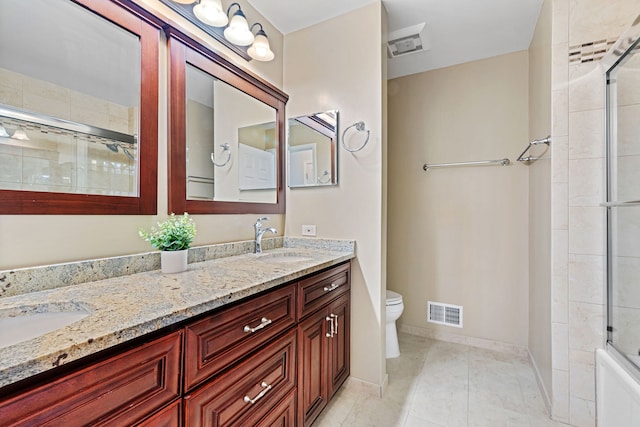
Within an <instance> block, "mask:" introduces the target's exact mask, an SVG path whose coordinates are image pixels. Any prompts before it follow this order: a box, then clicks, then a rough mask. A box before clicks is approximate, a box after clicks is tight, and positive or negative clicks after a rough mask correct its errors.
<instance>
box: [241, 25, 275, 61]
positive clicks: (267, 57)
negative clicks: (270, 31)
mask: <svg viewBox="0 0 640 427" xmlns="http://www.w3.org/2000/svg"><path fill="white" fill-rule="evenodd" d="M247 53H248V54H249V56H250V57H252V58H253V59H255V60H256V61H271V60H272V59H273V58H274V57H275V55H274V54H273V51H272V50H271V48H270V46H269V39H268V38H267V35H266V34H265V33H264V31H262V30H260V31H258V34H256V38H255V40H254V41H253V44H252V45H251V47H250V48H249V49H248V50H247Z"/></svg>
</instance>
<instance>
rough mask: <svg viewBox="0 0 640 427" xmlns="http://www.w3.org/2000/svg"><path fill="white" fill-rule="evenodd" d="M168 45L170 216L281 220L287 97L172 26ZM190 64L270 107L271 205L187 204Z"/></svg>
mask: <svg viewBox="0 0 640 427" xmlns="http://www.w3.org/2000/svg"><path fill="white" fill-rule="evenodd" d="M164 30H165V33H166V34H167V38H168V43H169V99H170V101H169V159H168V161H169V167H168V171H169V174H168V175H169V177H168V179H169V182H168V186H169V213H176V214H182V213H184V212H189V213H190V214H249V213H253V214H282V213H284V212H285V179H284V176H285V161H284V159H285V150H286V147H285V145H286V144H285V111H284V109H285V105H286V103H287V101H288V100H289V96H288V95H287V94H285V93H284V92H282V91H281V90H279V89H278V88H276V87H275V86H273V85H271V84H270V83H268V82H266V81H264V80H262V79H261V78H259V77H257V76H256V75H254V74H252V73H250V72H248V71H246V70H244V69H242V68H240V67H239V66H237V65H235V64H234V63H232V62H231V61H229V60H228V59H226V58H224V57H222V56H220V55H219V54H217V53H215V52H213V51H211V50H209V49H208V48H207V47H206V46H205V45H204V44H202V43H200V42H199V41H196V40H194V39H192V38H190V37H188V36H186V35H185V34H183V33H182V32H180V31H179V30H177V29H175V28H174V27H171V26H166V27H165V29H164ZM187 63H190V64H193V65H194V66H196V67H197V68H200V69H201V70H203V71H205V72H207V73H208V74H210V75H212V76H213V77H215V78H217V79H219V80H221V81H223V82H225V83H227V84H229V85H231V86H233V87H235V88H236V89H238V90H240V91H242V92H244V93H246V94H247V95H250V96H252V97H253V98H256V99H257V100H259V101H262V102H264V103H265V104H267V105H269V106H271V107H272V108H274V109H275V113H276V140H277V141H278V149H277V155H276V164H277V168H276V203H258V202H230V201H216V200H211V201H209V200H189V199H187V185H186V182H187V180H186V178H187V170H186V169H187V163H186V161H187V159H186V145H187V127H186V121H187V120H186V79H185V76H186V65H187Z"/></svg>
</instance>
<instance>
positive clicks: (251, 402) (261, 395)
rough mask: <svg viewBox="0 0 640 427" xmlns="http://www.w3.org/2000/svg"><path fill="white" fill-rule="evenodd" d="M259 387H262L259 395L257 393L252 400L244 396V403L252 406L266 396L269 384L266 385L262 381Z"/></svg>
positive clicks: (269, 387) (269, 388)
mask: <svg viewBox="0 0 640 427" xmlns="http://www.w3.org/2000/svg"><path fill="white" fill-rule="evenodd" d="M260 387H262V389H263V390H262V391H261V392H260V393H258V395H257V396H256V397H254V398H253V399H252V398H250V397H249V396H245V397H244V399H243V400H244V402H245V403H250V404H252V405H253V404H254V403H256V402H257V401H258V400H260V399H261V398H262V397H263V396H264V395H265V394H267V392H268V391H269V390H271V384H267V382H266V381H262V384H260Z"/></svg>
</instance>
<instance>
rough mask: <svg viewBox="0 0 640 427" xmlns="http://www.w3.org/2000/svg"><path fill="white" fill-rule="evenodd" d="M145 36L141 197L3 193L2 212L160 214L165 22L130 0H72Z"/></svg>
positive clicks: (0, 196)
mask: <svg viewBox="0 0 640 427" xmlns="http://www.w3.org/2000/svg"><path fill="white" fill-rule="evenodd" d="M72 1H73V2H74V3H77V4H79V5H80V6H83V7H84V8H86V9H88V10H89V11H91V12H93V13H95V14H96V15H98V16H101V17H102V18H104V19H106V20H108V21H110V22H112V23H114V24H115V25H118V26H119V27H121V28H123V29H125V30H127V31H129V32H130V33H132V34H135V35H137V36H138V37H139V38H140V58H141V64H140V73H141V76H140V86H141V87H140V124H139V129H138V132H139V135H138V144H139V157H138V161H139V169H138V170H139V173H138V183H139V189H138V190H139V193H138V196H137V197H125V196H107V195H98V194H76V193H53V192H44V191H25V190H0V199H1V200H2V203H0V214H40V215H47V214H61V215H83V214H84V215H155V214H156V213H157V210H158V207H157V199H158V196H157V193H158V63H159V62H158V48H159V38H160V37H159V36H160V28H161V24H160V23H159V21H157V20H156V19H154V18H153V17H152V16H151V15H149V14H148V13H146V12H145V11H144V10H143V9H142V8H140V7H139V6H137V5H135V4H134V3H132V2H131V1H128V0H110V1H104V0H72Z"/></svg>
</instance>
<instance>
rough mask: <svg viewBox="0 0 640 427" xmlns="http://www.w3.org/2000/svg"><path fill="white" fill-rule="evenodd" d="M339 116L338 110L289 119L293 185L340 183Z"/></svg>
mask: <svg viewBox="0 0 640 427" xmlns="http://www.w3.org/2000/svg"><path fill="white" fill-rule="evenodd" d="M338 119H339V113H338V110H330V111H323V112H320V113H314V114H309V115H306V116H298V117H294V118H291V119H289V121H288V125H289V128H288V146H287V148H288V155H289V156H288V159H289V161H288V169H287V180H288V183H289V187H290V188H301V187H320V186H327V185H337V184H338V146H337V144H338V122H339V120H338Z"/></svg>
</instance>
